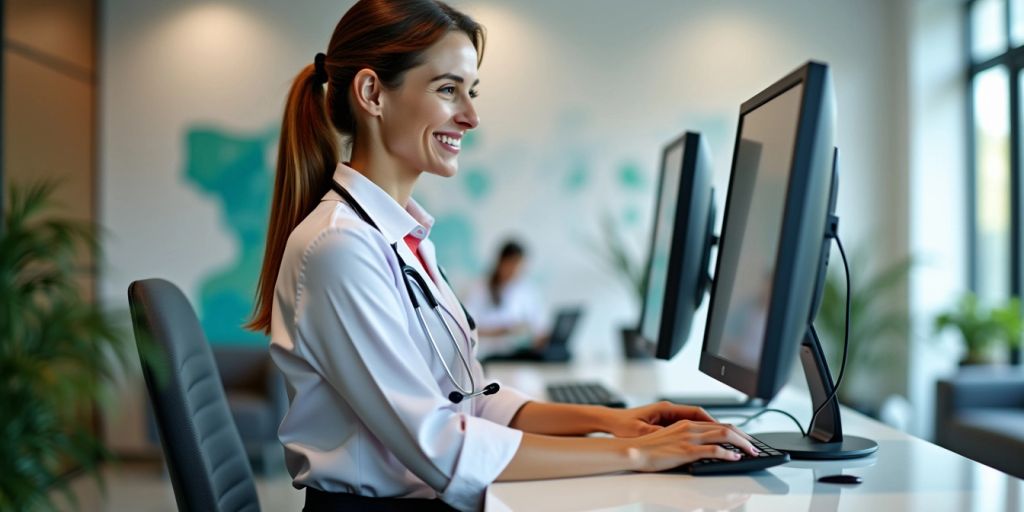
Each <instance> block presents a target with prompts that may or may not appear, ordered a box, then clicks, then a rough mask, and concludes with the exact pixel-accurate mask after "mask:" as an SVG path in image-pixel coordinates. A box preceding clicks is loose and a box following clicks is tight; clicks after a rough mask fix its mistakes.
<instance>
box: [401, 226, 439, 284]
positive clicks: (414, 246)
mask: <svg viewBox="0 0 1024 512" xmlns="http://www.w3.org/2000/svg"><path fill="white" fill-rule="evenodd" d="M422 241H423V240H420V239H419V238H416V237H415V236H413V235H412V234H408V235H405V245H408V246H409V250H411V251H412V253H413V254H415V255H416V259H418V260H420V264H421V265H423V268H424V269H425V270H426V271H427V274H429V273H430V267H428V266H427V262H426V261H423V256H421V255H420V242H422ZM431 279H433V277H431Z"/></svg>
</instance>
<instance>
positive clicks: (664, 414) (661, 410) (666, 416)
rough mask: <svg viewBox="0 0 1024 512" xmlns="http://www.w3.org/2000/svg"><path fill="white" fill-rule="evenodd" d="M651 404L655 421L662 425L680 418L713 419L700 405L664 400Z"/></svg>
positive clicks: (694, 419)
mask: <svg viewBox="0 0 1024 512" xmlns="http://www.w3.org/2000/svg"><path fill="white" fill-rule="evenodd" d="M651 405H652V406H653V409H654V414H655V421H657V422H658V423H661V424H663V425H670V424H672V423H675V422H677V421H681V420H692V421H715V419H714V418H713V417H712V416H711V415H710V414H708V412H707V411H705V410H704V409H702V408H700V407H694V406H691V405H678V404H674V403H672V402H666V401H662V402H658V403H656V404H651Z"/></svg>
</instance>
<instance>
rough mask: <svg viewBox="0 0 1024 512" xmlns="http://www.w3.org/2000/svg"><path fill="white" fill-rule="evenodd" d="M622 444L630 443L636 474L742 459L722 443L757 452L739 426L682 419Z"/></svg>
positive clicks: (630, 453) (630, 452)
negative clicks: (715, 461) (710, 461)
mask: <svg viewBox="0 0 1024 512" xmlns="http://www.w3.org/2000/svg"><path fill="white" fill-rule="evenodd" d="M705 414H707V413H705ZM623 441H626V442H628V443H629V444H630V447H629V449H628V453H629V460H630V462H631V465H632V469H633V470H634V471H662V470H666V469H671V468H674V467H676V466H681V465H683V464H687V463H690V462H693V461H695V460H699V459H725V460H737V459H739V458H740V454H738V453H735V452H733V451H731V450H727V449H726V448H723V447H722V446H721V444H723V443H729V444H731V445H733V446H735V447H736V448H739V449H740V450H743V451H745V452H747V453H749V454H751V455H756V454H757V453H758V452H757V448H754V445H752V444H750V441H749V440H748V439H747V436H746V434H744V433H742V432H740V430H739V429H737V428H736V427H734V426H732V425H725V424H722V423H715V422H708V421H691V420H682V421H678V422H676V423H674V424H672V425H670V426H668V427H664V428H661V429H659V430H657V431H656V432H652V433H650V434H647V435H645V436H641V437H637V438H633V439H629V440H623Z"/></svg>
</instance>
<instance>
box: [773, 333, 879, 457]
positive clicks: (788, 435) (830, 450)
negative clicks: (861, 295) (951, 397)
mask: <svg viewBox="0 0 1024 512" xmlns="http://www.w3.org/2000/svg"><path fill="white" fill-rule="evenodd" d="M800 363H801V364H802V365H803V367H804V376H805V377H806V378H807V387H808V389H809V390H810V392H811V411H814V409H817V408H818V406H820V405H821V404H822V403H823V402H824V401H825V399H826V398H828V396H829V394H831V393H832V390H833V389H834V385H833V383H832V376H831V375H830V374H829V371H828V366H827V365H826V364H825V355H824V352H822V350H821V343H820V342H819V341H818V333H817V332H816V331H815V330H814V326H813V325H808V328H807V334H806V336H804V341H803V344H802V345H801V346H800ZM754 437H756V438H758V439H760V440H761V441H763V442H764V443H765V444H767V445H768V446H771V447H772V448H775V449H776V450H780V451H784V452H786V453H788V454H789V456H790V457H792V458H794V459H854V458H857V457H864V456H866V455H870V454H872V453H875V451H877V450H878V443H876V442H874V441H872V440H871V439H866V438H863V437H857V436H844V435H843V422H842V419H841V418H840V415H839V399H838V397H833V398H832V400H831V401H830V403H829V404H828V405H826V406H825V407H824V408H823V409H822V410H821V413H819V414H818V418H817V420H815V422H814V423H812V424H811V425H810V426H809V427H808V432H807V436H803V435H801V434H800V433H799V432H769V433H763V434H754Z"/></svg>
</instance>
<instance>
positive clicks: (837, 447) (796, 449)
mask: <svg viewBox="0 0 1024 512" xmlns="http://www.w3.org/2000/svg"><path fill="white" fill-rule="evenodd" d="M753 436H754V437H756V438H758V439H760V440H761V441H762V442H764V444H766V445H768V446H771V447H772V448H775V449H776V450H779V451H783V452H786V453H788V454H789V456H790V457H792V458H794V459H812V460H815V459H816V460H833V459H856V458H858V457H866V456H868V455H871V454H872V453H875V452H876V451H878V443H876V442H874V441H872V440H870V439H866V438H863V437H857V436H843V440H842V441H839V442H835V443H823V442H821V441H818V440H816V439H814V438H812V437H804V436H803V435H800V434H798V433H796V432H767V433H763V434H753Z"/></svg>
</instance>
